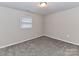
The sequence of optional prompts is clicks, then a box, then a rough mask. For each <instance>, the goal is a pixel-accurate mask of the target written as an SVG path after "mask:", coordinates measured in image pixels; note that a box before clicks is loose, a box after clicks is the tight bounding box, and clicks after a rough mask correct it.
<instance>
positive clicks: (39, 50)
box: [0, 36, 79, 56]
mask: <svg viewBox="0 0 79 59" xmlns="http://www.w3.org/2000/svg"><path fill="white" fill-rule="evenodd" d="M78 55H79V46H76V45H73V44H69V43H65V42H62V41H59V40H56V39H52V38H48V37H45V36H43V37H39V38H36V39H33V40H29V41H26V42H23V43H20V44H16V45H13V46H9V47H6V48H2V49H0V56H78Z"/></svg>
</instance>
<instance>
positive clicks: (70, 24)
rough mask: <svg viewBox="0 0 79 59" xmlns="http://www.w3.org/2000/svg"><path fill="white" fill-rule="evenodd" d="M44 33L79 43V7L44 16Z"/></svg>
mask: <svg viewBox="0 0 79 59" xmlns="http://www.w3.org/2000/svg"><path fill="white" fill-rule="evenodd" d="M44 23H45V26H44V27H45V28H44V35H46V36H48V37H51V38H55V39H58V40H61V41H65V42H69V43H73V44H77V45H79V7H76V8H72V9H68V10H65V11H61V12H57V13H54V14H49V15H47V16H45V22H44Z"/></svg>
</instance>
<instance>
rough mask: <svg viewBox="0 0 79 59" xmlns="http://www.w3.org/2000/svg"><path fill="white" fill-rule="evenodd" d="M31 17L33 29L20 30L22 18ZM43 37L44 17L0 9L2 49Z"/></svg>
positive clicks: (0, 40)
mask: <svg viewBox="0 0 79 59" xmlns="http://www.w3.org/2000/svg"><path fill="white" fill-rule="evenodd" d="M22 16H31V17H32V19H33V21H32V22H33V27H32V29H21V28H20V23H19V21H20V17H22ZM41 35H42V16H41V15H38V14H33V13H28V12H23V11H18V10H15V9H10V8H5V7H0V47H5V46H8V45H12V44H16V43H19V42H23V41H27V40H29V39H33V38H37V37H39V36H41Z"/></svg>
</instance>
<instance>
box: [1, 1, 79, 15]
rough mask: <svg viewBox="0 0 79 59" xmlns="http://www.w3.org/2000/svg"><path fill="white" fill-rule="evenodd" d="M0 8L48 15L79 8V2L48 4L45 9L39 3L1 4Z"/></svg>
mask: <svg viewBox="0 0 79 59" xmlns="http://www.w3.org/2000/svg"><path fill="white" fill-rule="evenodd" d="M0 6H4V7H9V8H14V9H18V10H23V11H29V12H33V13H38V14H42V15H46V14H49V13H56V12H59V11H63V10H66V9H70V8H74V7H78V6H79V2H48V6H47V7H45V8H41V7H39V2H0Z"/></svg>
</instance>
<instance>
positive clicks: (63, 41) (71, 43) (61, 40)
mask: <svg viewBox="0 0 79 59" xmlns="http://www.w3.org/2000/svg"><path fill="white" fill-rule="evenodd" d="M45 36H47V37H49V38H54V39H56V40H60V41H63V42H67V43H71V44H74V45H78V46H79V43H75V42H70V41H67V40H63V39H60V38H58V37H57V38H56V37H51V36H49V35H45Z"/></svg>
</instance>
